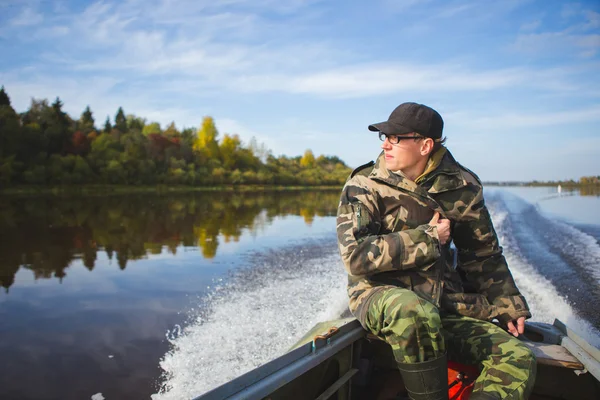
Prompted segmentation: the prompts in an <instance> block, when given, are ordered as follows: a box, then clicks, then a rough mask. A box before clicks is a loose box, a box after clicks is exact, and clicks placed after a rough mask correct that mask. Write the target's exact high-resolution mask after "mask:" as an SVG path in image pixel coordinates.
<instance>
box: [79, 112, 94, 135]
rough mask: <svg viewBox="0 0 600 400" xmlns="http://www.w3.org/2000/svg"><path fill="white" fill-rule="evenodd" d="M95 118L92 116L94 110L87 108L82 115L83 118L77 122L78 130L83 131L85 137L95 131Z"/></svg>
mask: <svg viewBox="0 0 600 400" xmlns="http://www.w3.org/2000/svg"><path fill="white" fill-rule="evenodd" d="M94 122H95V121H94V116H93V115H92V110H90V106H87V107H86V108H85V110H84V111H83V113H81V117H79V121H78V122H77V129H78V130H79V131H81V132H82V133H83V134H84V135H87V134H88V133H90V132H92V131H95V130H96V127H95V126H94Z"/></svg>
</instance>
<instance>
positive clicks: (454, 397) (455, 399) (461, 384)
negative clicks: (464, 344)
mask: <svg viewBox="0 0 600 400" xmlns="http://www.w3.org/2000/svg"><path fill="white" fill-rule="evenodd" d="M478 376H479V369H478V368H477V367H475V366H473V365H466V364H461V363H457V362H455V361H448V398H449V399H450V400H468V399H469V396H470V395H471V392H472V391H473V385H474V382H475V379H477V377H478Z"/></svg>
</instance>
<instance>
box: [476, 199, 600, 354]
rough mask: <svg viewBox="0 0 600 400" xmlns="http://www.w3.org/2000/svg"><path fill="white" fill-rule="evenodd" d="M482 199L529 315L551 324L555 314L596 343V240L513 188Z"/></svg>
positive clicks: (599, 342)
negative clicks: (555, 217)
mask: <svg viewBox="0 0 600 400" xmlns="http://www.w3.org/2000/svg"><path fill="white" fill-rule="evenodd" d="M487 203H488V207H489V209H490V213H491V215H492V220H493V222H494V227H495V228H496V231H497V233H498V237H499V239H500V243H501V244H502V246H503V248H504V255H505V257H506V259H507V262H508V265H509V267H510V269H511V272H512V274H513V277H514V278H515V281H516V282H517V285H518V287H519V290H520V291H521V292H522V293H523V295H524V296H525V297H526V299H527V302H528V303H529V306H530V308H531V310H532V314H533V318H532V320H533V321H539V322H546V323H550V324H551V323H553V321H554V319H555V318H557V319H560V320H561V321H562V322H564V323H565V324H567V326H569V328H571V329H572V330H574V331H575V332H577V333H578V334H580V335H581V336H582V337H583V338H585V339H586V340H588V342H590V343H591V344H592V345H594V346H595V347H600V330H599V327H600V319H599V316H598V314H597V304H598V303H599V300H600V288H599V285H598V279H599V275H598V273H599V271H598V269H599V266H600V246H598V242H597V241H596V240H595V239H594V238H593V237H591V236H590V235H588V234H586V233H584V232H581V231H580V230H578V229H577V228H575V227H573V226H571V225H568V224H566V223H564V222H560V221H555V220H553V219H551V218H548V217H546V216H544V215H543V214H542V213H541V212H540V211H539V210H538V209H537V207H536V206H534V205H532V204H530V203H527V202H526V201H524V200H523V199H521V198H519V197H517V196H515V195H513V194H510V193H507V192H494V193H493V195H492V196H487Z"/></svg>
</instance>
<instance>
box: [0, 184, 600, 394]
mask: <svg viewBox="0 0 600 400" xmlns="http://www.w3.org/2000/svg"><path fill="white" fill-rule="evenodd" d="M486 199H487V203H488V206H489V207H490V210H491V213H492V218H493V220H494V224H495V226H496V230H497V232H498V235H499V237H500V241H501V244H502V245H503V247H504V251H505V255H506V257H507V259H508V262H509V265H510V267H511V270H512V272H513V275H514V276H515V279H516V281H517V284H518V285H519V288H520V289H521V291H522V292H523V293H524V294H525V295H526V297H527V299H528V301H529V303H530V306H531V308H532V311H533V315H534V318H533V319H534V320H537V321H543V322H550V323H551V322H552V321H553V320H554V318H559V319H561V320H563V321H564V322H566V323H567V324H568V325H569V327H571V328H573V329H575V330H576V331H578V332H580V333H581V334H582V335H584V336H585V337H587V338H588V340H590V341H592V342H593V344H595V345H596V346H600V342H598V341H597V337H596V336H595V335H597V333H598V329H599V328H600V319H599V316H598V315H597V313H596V312H595V309H597V308H598V304H599V299H600V293H599V289H598V288H599V286H600V284H599V283H598V282H599V281H598V270H599V269H600V262H599V259H600V258H599V257H598V255H599V254H600V214H599V212H600V211H599V210H600V197H597V196H582V195H580V194H579V193H578V192H575V193H563V194H562V196H558V195H557V194H556V189H555V188H489V189H487V190H486ZM337 201H338V192H337V191H334V192H330V193H327V192H318V193H317V192H301V193H297V192H293V193H266V194H231V193H227V194H219V193H210V194H202V195H200V194H196V195H177V196H174V195H169V196H113V197H108V198H106V197H102V198H86V199H75V200H73V199H61V198H52V199H32V198H29V199H2V200H0V254H2V258H1V259H0V284H1V285H2V286H4V287H5V288H7V292H6V293H4V294H3V295H0V321H2V323H0V354H1V356H2V359H3V363H0V397H1V398H3V399H5V398H6V399H55V398H61V399H91V398H94V399H99V398H105V399H107V400H111V399H121V398H150V397H152V398H153V399H155V400H158V399H161V400H162V399H181V398H191V397H194V396H197V395H199V394H201V393H203V392H205V391H207V390H210V389H211V388H213V387H215V386H217V385H219V384H221V383H223V382H226V381H227V380H229V379H231V378H233V377H235V376H239V375H240V374H242V373H244V372H246V371H248V370H250V369H252V368H254V367H256V366H258V365H261V364H263V363H265V362H267V361H269V360H270V359H272V358H274V357H277V356H278V355H281V354H282V353H284V352H285V351H286V350H287V349H288V348H289V347H290V346H291V345H293V343H295V341H296V340H297V339H298V338H299V337H301V336H302V335H303V334H304V333H305V331H306V330H308V329H309V328H310V327H312V326H313V325H314V324H315V323H317V322H318V321H322V320H327V319H333V318H336V317H337V316H339V315H340V314H341V313H342V312H343V311H344V309H345V308H346V293H345V274H344V271H343V267H342V265H341V262H340V260H339V256H338V254H337V247H336V242H335V210H336V206H337ZM94 396H95V397H94Z"/></svg>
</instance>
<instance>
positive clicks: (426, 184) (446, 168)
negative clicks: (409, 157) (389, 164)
mask: <svg viewBox="0 0 600 400" xmlns="http://www.w3.org/2000/svg"><path fill="white" fill-rule="evenodd" d="M369 177H370V178H371V179H374V180H377V181H380V182H384V183H386V184H388V185H391V186H395V187H398V188H399V189H403V190H406V191H410V192H414V193H419V194H424V193H423V192H424V191H426V192H427V193H429V194H433V193H441V192H446V191H449V190H455V189H459V188H461V187H463V186H466V184H467V181H466V180H465V178H464V176H463V174H462V172H461V169H460V167H459V165H458V163H457V162H456V160H455V159H454V157H453V156H452V154H451V153H450V151H448V150H446V152H445V154H444V156H443V157H442V159H441V161H440V163H439V165H438V166H437V168H433V169H432V170H428V171H427V173H426V174H424V175H422V176H421V177H420V178H421V179H419V181H420V183H419V184H417V183H416V182H414V181H412V180H410V179H408V178H407V177H406V176H405V175H404V174H403V173H402V171H393V172H392V171H390V170H388V169H387V168H386V167H385V154H384V152H383V151H382V152H381V154H379V157H377V162H375V166H374V167H373V171H371V174H370V175H369Z"/></svg>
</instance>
